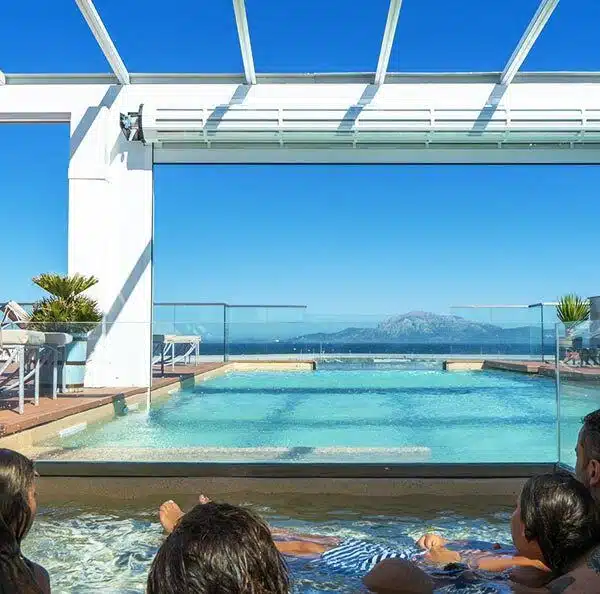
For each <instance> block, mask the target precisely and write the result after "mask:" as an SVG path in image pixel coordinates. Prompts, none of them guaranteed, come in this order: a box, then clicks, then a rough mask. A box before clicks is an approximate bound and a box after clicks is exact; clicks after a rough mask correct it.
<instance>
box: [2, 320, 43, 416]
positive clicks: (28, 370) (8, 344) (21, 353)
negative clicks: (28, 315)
mask: <svg viewBox="0 0 600 594" xmlns="http://www.w3.org/2000/svg"><path fill="white" fill-rule="evenodd" d="M45 344H46V338H45V336H44V333H43V332H35V331H33V330H0V352H5V353H7V359H6V361H4V363H2V364H0V377H1V376H2V375H3V374H4V372H5V371H6V370H7V369H8V368H9V366H10V365H12V364H14V363H16V364H17V365H18V380H17V381H14V382H13V383H10V384H8V383H7V384H6V385H0V390H14V389H15V388H17V387H18V390H19V413H20V414H23V412H24V411H25V382H26V381H27V380H28V379H30V378H31V377H32V376H33V377H34V403H35V405H36V406H37V405H38V404H39V402H40V352H41V350H42V348H43V347H44V345H45Z"/></svg>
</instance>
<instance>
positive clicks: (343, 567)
mask: <svg viewBox="0 0 600 594" xmlns="http://www.w3.org/2000/svg"><path fill="white" fill-rule="evenodd" d="M425 552H426V551H417V549H405V550H398V549H392V548H390V547H387V546H385V545H382V544H377V543H372V542H365V541H363V540H355V539H348V540H344V541H342V542H341V543H340V545H339V546H337V547H335V548H334V549H331V550H329V551H326V552H325V553H323V554H322V555H321V557H320V558H319V561H320V562H321V563H324V564H325V565H327V566H328V567H330V568H332V569H336V570H338V571H343V572H352V573H354V572H358V571H359V572H363V573H366V572H369V571H371V569H373V568H374V567H375V566H376V565H377V564H378V563H380V562H381V561H383V560H384V559H407V560H412V559H414V558H416V557H419V556H421V555H423V554H424V553H425Z"/></svg>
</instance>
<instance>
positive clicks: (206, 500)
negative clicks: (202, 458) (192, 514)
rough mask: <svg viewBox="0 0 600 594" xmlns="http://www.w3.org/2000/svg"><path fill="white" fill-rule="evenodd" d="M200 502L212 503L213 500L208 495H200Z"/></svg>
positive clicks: (201, 503) (204, 503)
mask: <svg viewBox="0 0 600 594" xmlns="http://www.w3.org/2000/svg"><path fill="white" fill-rule="evenodd" d="M198 503H199V504H200V505H206V504H207V503H211V500H210V499H209V498H208V497H207V496H206V495H200V496H199V497H198Z"/></svg>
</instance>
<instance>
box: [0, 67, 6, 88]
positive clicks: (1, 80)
mask: <svg viewBox="0 0 600 594" xmlns="http://www.w3.org/2000/svg"><path fill="white" fill-rule="evenodd" d="M5 84H6V76H5V75H4V72H2V70H0V85H5Z"/></svg>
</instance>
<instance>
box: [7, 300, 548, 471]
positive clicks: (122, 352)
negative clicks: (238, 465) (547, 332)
mask: <svg viewBox="0 0 600 594" xmlns="http://www.w3.org/2000/svg"><path fill="white" fill-rule="evenodd" d="M211 308H212V309H211ZM155 309H156V317H157V322H156V324H155V328H154V330H153V332H152V336H153V343H154V348H155V355H154V358H153V362H154V367H153V372H154V378H153V390H152V404H151V407H150V409H147V407H146V403H147V400H146V397H147V390H145V389H144V387H143V386H142V387H140V385H139V374H138V377H137V379H136V381H135V382H134V381H133V379H135V378H133V376H134V375H135V370H138V371H139V369H140V368H139V366H140V364H143V361H144V357H145V356H146V355H145V352H147V351H145V350H144V348H143V347H140V345H142V344H143V343H144V340H147V341H149V340H150V336H151V335H150V329H149V326H148V325H143V324H137V325H135V324H113V325H112V326H109V327H105V326H100V327H99V328H98V329H97V331H93V332H92V335H90V336H91V337H90V339H89V340H88V342H87V353H88V355H87V362H88V365H87V367H86V369H85V383H86V387H85V388H84V389H83V390H80V387H78V386H72V388H73V389H79V390H80V397H79V398H78V399H76V400H75V401H74V400H73V399H72V398H71V399H69V400H68V401H67V399H66V398H65V397H64V396H62V395H60V394H59V396H58V403H59V404H60V405H62V401H63V399H64V402H65V406H66V405H67V404H68V405H69V406H70V405H73V404H81V403H87V402H88V401H90V402H95V403H96V404H95V405H94V408H96V407H98V400H97V399H98V398H103V399H105V400H103V401H102V404H108V405H109V406H108V407H105V408H104V409H102V408H97V413H98V414H96V413H94V414H93V415H91V416H90V418H89V419H87V418H84V419H83V421H82V420H81V419H82V418H83V417H79V419H80V420H79V421H78V422H77V423H73V422H72V421H71V422H69V421H68V420H65V422H64V423H62V424H60V425H58V426H57V425H55V424H54V425H53V424H52V423H51V424H49V425H47V431H49V432H50V434H48V433H46V434H45V436H43V437H37V438H36V439H35V444H34V447H35V448H36V449H35V451H34V453H35V454H36V455H37V457H42V458H49V459H60V460H97V459H107V460H138V461H195V462H201V461H223V462H256V461H262V462H298V463H302V462H305V463H310V462H366V461H369V462H385V463H394V462H396V463H398V462H403V463H406V462H421V463H422V462H434V463H436V462H437V463H439V462H462V463H471V462H553V461H555V460H556V451H557V449H556V408H555V406H556V399H555V393H556V391H555V384H554V382H553V380H552V378H551V377H546V376H545V375H544V374H541V373H540V374H539V375H535V376H532V375H530V373H528V372H529V371H530V370H529V369H528V368H527V367H525V368H519V367H518V366H517V367H515V368H511V367H506V366H504V367H503V366H502V365H500V366H499V369H498V368H496V367H494V365H491V364H489V365H488V364H486V365H484V364H483V359H484V358H482V357H481V356H480V353H481V350H482V349H483V346H482V345H481V344H477V343H474V342H473V341H472V339H471V338H469V337H465V336H466V335H464V333H463V334H462V335H460V334H459V335H456V336H455V337H454V341H453V342H452V343H449V342H448V331H449V330H448V327H449V326H448V325H450V327H453V326H452V324H453V321H454V318H449V317H448V316H438V315H435V314H423V313H413V314H407V315H404V316H395V317H393V318H383V319H382V318H378V317H377V316H352V317H350V316H347V317H345V318H344V319H335V318H334V319H332V318H328V317H327V316H318V315H314V316H311V315H309V314H307V313H305V312H304V310H303V309H302V308H294V307H289V308H277V307H268V308H265V307H263V308H261V307H250V306H245V307H239V306H238V307H225V306H224V305H221V306H219V305H205V306H202V305H189V304H188V305H185V304H169V305H164V304H163V305H157V306H156V308H155ZM211 315H212V318H211ZM218 316H223V317H222V318H221V319H217V317H218ZM211 324H212V328H213V329H212V330H210V331H209V328H210V327H211ZM158 328H162V329H164V330H165V333H164V334H161V333H159V332H158V331H157V329H158ZM218 328H220V329H221V330H218ZM53 329H54V328H53ZM59 329H62V330H67V331H69V332H70V331H71V330H72V329H71V328H59ZM219 331H221V332H223V334H222V335H218V338H219V342H217V343H215V344H216V345H217V346H215V349H221V348H223V345H222V344H221V343H220V340H221V339H223V337H225V341H224V343H225V344H224V347H225V350H224V351H221V352H220V353H217V354H214V353H213V354H210V353H211V351H210V349H211V344H212V343H211V336H215V335H217V334H218V332H219ZM189 332H191V333H192V334H188V333H189ZM436 332H437V334H436ZM5 333H6V331H4V334H5ZM73 333H74V334H77V332H75V331H73ZM95 334H98V336H97V337H96V338H94V335H95ZM417 336H418V339H417V338H415V337H417ZM427 336H429V338H428V337H427ZM424 337H425V338H424ZM205 338H206V340H204V339H205ZM197 339H199V340H197ZM128 341H129V343H128ZM90 349H92V350H91V351H90ZM157 349H158V350H157ZM453 350H454V351H455V353H458V354H453V353H452V352H450V351H453ZM223 352H225V355H226V357H225V359H227V358H228V357H227V355H228V356H229V359H230V362H229V363H227V362H224V361H223V357H222V354H223ZM493 362H494V361H491V363H493ZM47 369H51V368H47ZM67 369H68V370H70V369H69V368H67ZM501 369H505V370H506V369H509V370H510V371H512V373H507V372H506V371H501ZM132 370H134V371H133V372H132ZM119 378H121V379H122V381H119ZM128 378H129V379H128ZM67 383H68V382H67ZM88 384H89V385H90V386H94V388H90V389H88V388H87V385H88ZM117 384H118V387H115V386H117ZM28 389H29V390H30V391H31V389H32V388H31V387H29V388H28ZM90 399H91V400H90ZM86 406H87V405H86ZM90 406H91V405H90ZM484 437H485V439H484Z"/></svg>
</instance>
